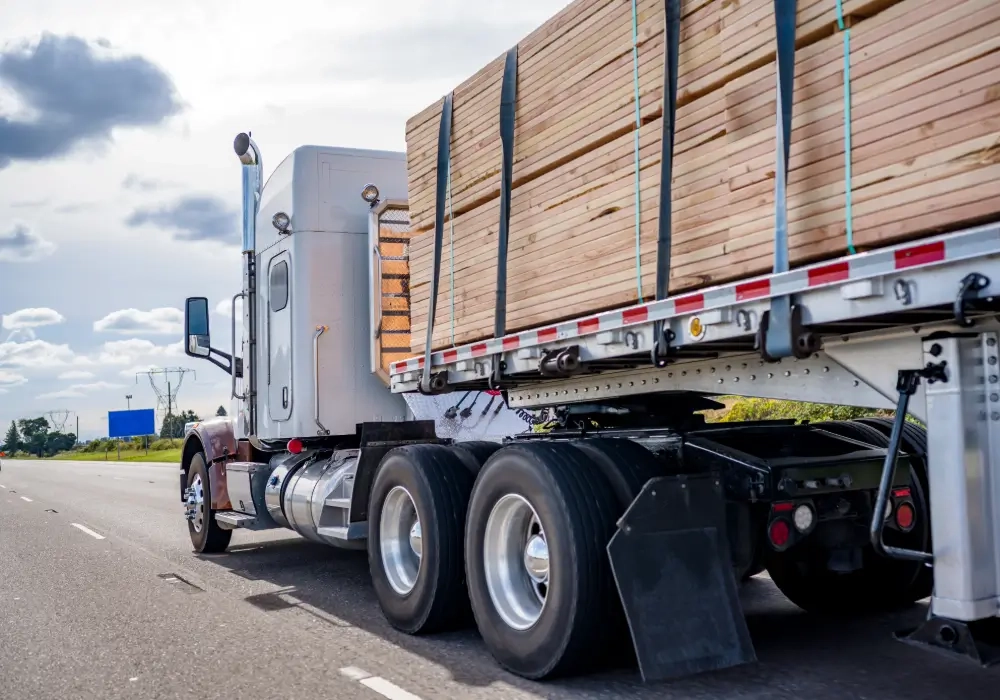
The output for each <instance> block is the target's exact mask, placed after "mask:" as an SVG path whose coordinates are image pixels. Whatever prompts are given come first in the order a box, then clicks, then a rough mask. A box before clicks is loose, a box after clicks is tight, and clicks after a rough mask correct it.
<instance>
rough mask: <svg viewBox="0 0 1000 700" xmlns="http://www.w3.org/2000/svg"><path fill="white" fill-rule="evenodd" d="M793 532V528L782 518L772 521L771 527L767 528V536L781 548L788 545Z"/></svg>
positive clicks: (777, 547) (776, 546)
mask: <svg viewBox="0 0 1000 700" xmlns="http://www.w3.org/2000/svg"><path fill="white" fill-rule="evenodd" d="M791 534H792V530H791V528H790V527H789V526H788V522H787V521H785V520H783V519H781V518H779V519H778V520H774V521H772V522H771V525H770V527H768V528H767V536H768V538H769V539H770V540H771V544H772V545H774V546H775V548H776V549H781V548H783V547H784V546H785V545H787V544H788V538H789V537H790V536H791Z"/></svg>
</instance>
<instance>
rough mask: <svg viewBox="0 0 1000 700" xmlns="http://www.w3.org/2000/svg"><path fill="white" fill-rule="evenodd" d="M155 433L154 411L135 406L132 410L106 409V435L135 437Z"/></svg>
mask: <svg viewBox="0 0 1000 700" xmlns="http://www.w3.org/2000/svg"><path fill="white" fill-rule="evenodd" d="M155 433H156V411H154V410H153V409H152V408H137V409H135V410H134V411H108V437H113V438H115V437H135V436H136V435H154V434H155Z"/></svg>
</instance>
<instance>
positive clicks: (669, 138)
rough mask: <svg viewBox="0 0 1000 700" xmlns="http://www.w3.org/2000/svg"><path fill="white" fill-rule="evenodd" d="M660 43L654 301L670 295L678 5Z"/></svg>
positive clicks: (663, 350)
mask: <svg viewBox="0 0 1000 700" xmlns="http://www.w3.org/2000/svg"><path fill="white" fill-rule="evenodd" d="M664 20H665V22H666V24H665V27H664V40H663V134H662V139H661V144H660V224H659V235H658V237H657V240H656V298H657V300H659V299H666V298H667V297H668V296H670V246H671V241H672V229H671V226H672V221H671V219H672V216H673V202H672V199H673V192H672V190H673V186H672V185H673V177H674V140H675V135H676V133H677V74H678V63H679V62H680V44H681V2H680V0H666V3H665V6H664ZM654 338H655V339H656V340H655V341H654V345H653V364H655V365H656V366H658V367H664V366H666V356H667V350H668V346H669V344H670V343H669V341H670V338H669V337H667V336H665V335H664V333H663V321H658V322H657V323H656V324H655V326H654Z"/></svg>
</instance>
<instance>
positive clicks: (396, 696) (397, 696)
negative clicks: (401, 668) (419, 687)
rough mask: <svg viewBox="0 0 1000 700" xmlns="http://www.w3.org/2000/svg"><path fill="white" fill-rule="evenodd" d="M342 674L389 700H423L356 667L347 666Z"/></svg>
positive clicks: (341, 671) (342, 670)
mask: <svg viewBox="0 0 1000 700" xmlns="http://www.w3.org/2000/svg"><path fill="white" fill-rule="evenodd" d="M340 674H341V675H342V676H346V677H347V678H350V679H351V680H352V681H357V682H358V683H360V684H361V685H363V686H365V687H367V688H369V689H371V690H374V691H375V692H376V693H378V694H379V695H381V696H382V697H384V698H389V700H421V698H420V696H419V695H414V694H413V693H411V692H410V691H408V690H403V689H402V688H400V687H399V686H398V685H396V684H395V683H391V682H390V681H387V680H386V679H384V678H382V677H381V676H373V675H371V674H370V673H368V672H367V671H365V670H364V669H360V668H357V667H355V666H347V667H345V668H342V669H340Z"/></svg>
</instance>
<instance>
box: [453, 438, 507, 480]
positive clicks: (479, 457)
mask: <svg viewBox="0 0 1000 700" xmlns="http://www.w3.org/2000/svg"><path fill="white" fill-rule="evenodd" d="M501 447H502V445H501V444H500V443H499V442H490V441H489V440H469V441H468V442H456V443H455V444H453V445H448V449H449V450H451V451H452V452H454V453H455V455H456V456H457V457H458V458H459V459H461V460H462V462H463V463H464V464H465V466H466V467H468V469H469V471H470V472H472V475H473V476H474V477H475V476H476V475H478V474H479V470H481V469H482V468H483V465H484V464H486V460H488V459H489V458H490V457H492V456H493V453H494V452H496V451H497V450H499V449H500V448H501Z"/></svg>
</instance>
